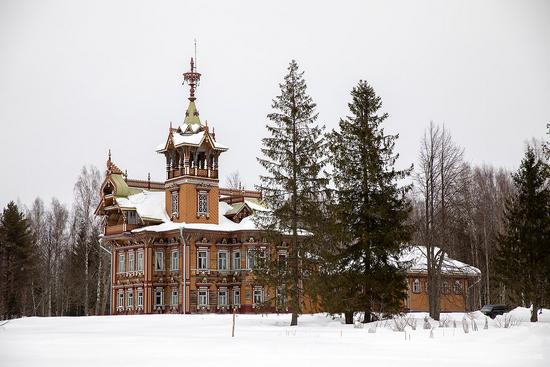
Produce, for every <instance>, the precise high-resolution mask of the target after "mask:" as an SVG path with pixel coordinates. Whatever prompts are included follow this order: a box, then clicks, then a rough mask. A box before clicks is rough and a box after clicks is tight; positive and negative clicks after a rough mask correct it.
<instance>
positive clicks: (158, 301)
mask: <svg viewBox="0 0 550 367" xmlns="http://www.w3.org/2000/svg"><path fill="white" fill-rule="evenodd" d="M163 304H164V291H163V290H162V288H157V289H156V290H155V306H162V305H163Z"/></svg>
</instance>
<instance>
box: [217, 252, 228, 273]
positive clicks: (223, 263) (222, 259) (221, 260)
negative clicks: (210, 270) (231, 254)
mask: <svg viewBox="0 0 550 367" xmlns="http://www.w3.org/2000/svg"><path fill="white" fill-rule="evenodd" d="M218 270H222V271H226V270H227V251H218Z"/></svg>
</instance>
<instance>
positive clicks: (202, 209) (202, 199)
mask: <svg viewBox="0 0 550 367" xmlns="http://www.w3.org/2000/svg"><path fill="white" fill-rule="evenodd" d="M197 214H198V215H205V216H206V215H208V192H207V191H199V192H198V202H197Z"/></svg>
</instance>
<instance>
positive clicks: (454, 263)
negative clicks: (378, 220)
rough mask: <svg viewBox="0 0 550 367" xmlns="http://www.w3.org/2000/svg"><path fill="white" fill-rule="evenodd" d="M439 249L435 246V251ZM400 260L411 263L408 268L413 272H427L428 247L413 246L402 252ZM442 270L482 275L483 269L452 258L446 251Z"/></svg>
mask: <svg viewBox="0 0 550 367" xmlns="http://www.w3.org/2000/svg"><path fill="white" fill-rule="evenodd" d="M437 251H439V248H438V247H436V248H435V253H437ZM399 262H402V263H410V264H411V265H410V267H409V268H408V269H407V270H408V271H410V272H413V273H425V272H427V258H426V247H424V246H411V247H408V248H406V249H405V250H403V251H402V252H401V255H400V256H399ZM441 268H442V271H443V273H445V274H466V275H480V274H481V271H480V270H479V269H478V268H476V267H473V266H471V265H468V264H465V263H463V262H462V261H458V260H454V259H451V258H450V257H449V256H447V253H445V258H444V260H443V264H442V267H441Z"/></svg>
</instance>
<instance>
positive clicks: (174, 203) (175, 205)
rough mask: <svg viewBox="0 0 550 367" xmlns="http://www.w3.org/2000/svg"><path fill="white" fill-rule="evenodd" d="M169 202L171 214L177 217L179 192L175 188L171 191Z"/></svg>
mask: <svg viewBox="0 0 550 367" xmlns="http://www.w3.org/2000/svg"><path fill="white" fill-rule="evenodd" d="M171 199H172V200H171V203H172V216H173V217H176V218H177V217H178V215H179V192H178V191H177V190H175V191H172V193H171Z"/></svg>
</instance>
